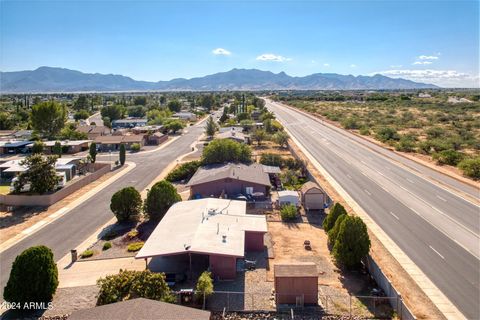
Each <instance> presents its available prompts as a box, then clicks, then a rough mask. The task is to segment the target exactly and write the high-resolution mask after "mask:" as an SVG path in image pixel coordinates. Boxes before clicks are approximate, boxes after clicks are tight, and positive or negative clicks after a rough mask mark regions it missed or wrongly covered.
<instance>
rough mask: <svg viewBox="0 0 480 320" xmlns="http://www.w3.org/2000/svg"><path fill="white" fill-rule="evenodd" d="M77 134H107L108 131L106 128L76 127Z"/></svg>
mask: <svg viewBox="0 0 480 320" xmlns="http://www.w3.org/2000/svg"><path fill="white" fill-rule="evenodd" d="M77 131H78V132H83V133H99V134H102V133H108V132H110V129H109V128H108V127H106V126H93V125H89V126H78V127H77Z"/></svg>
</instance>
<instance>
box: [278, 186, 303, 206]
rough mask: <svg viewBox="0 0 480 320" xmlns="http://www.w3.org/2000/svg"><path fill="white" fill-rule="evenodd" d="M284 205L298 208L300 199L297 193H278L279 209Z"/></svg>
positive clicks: (289, 191)
mask: <svg viewBox="0 0 480 320" xmlns="http://www.w3.org/2000/svg"><path fill="white" fill-rule="evenodd" d="M286 204H293V205H295V206H297V207H299V206H300V197H299V195H298V192H297V191H294V190H283V191H278V205H279V206H280V207H281V206H283V205H286Z"/></svg>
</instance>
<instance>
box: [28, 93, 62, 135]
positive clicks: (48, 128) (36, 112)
mask: <svg viewBox="0 0 480 320" xmlns="http://www.w3.org/2000/svg"><path fill="white" fill-rule="evenodd" d="M30 119H31V122H32V127H33V129H34V130H36V131H38V132H39V133H40V134H42V135H43V136H45V137H48V138H51V137H55V135H57V134H58V133H59V132H60V130H61V129H62V128H63V127H64V125H65V122H66V121H67V109H66V108H65V106H64V105H62V104H60V103H58V102H55V101H47V102H42V103H40V104H36V105H34V106H32V111H31V113H30Z"/></svg>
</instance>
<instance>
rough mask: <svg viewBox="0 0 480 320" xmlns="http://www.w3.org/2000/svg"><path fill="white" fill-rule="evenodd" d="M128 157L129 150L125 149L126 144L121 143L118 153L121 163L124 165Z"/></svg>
mask: <svg viewBox="0 0 480 320" xmlns="http://www.w3.org/2000/svg"><path fill="white" fill-rule="evenodd" d="M126 157H127V151H126V149H125V145H124V144H123V143H122V144H121V145H120V151H119V153H118V160H119V161H120V165H122V166H123V165H124V164H125V159H126Z"/></svg>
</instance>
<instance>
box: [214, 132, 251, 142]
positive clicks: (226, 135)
mask: <svg viewBox="0 0 480 320" xmlns="http://www.w3.org/2000/svg"><path fill="white" fill-rule="evenodd" d="M216 138H217V139H230V140H233V141H237V142H240V143H249V142H250V138H249V136H248V135H246V134H244V133H243V132H239V131H235V130H231V131H224V132H220V133H218V134H217V135H216Z"/></svg>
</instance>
